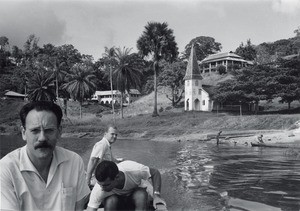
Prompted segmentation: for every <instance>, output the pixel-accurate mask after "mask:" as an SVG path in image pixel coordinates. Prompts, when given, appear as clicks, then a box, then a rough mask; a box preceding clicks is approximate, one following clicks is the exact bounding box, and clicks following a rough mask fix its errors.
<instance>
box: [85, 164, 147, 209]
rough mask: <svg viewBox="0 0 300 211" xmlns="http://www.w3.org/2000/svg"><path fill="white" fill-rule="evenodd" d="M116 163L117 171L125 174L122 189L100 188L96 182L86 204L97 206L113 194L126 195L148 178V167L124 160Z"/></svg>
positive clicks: (92, 206)
mask: <svg viewBox="0 0 300 211" xmlns="http://www.w3.org/2000/svg"><path fill="white" fill-rule="evenodd" d="M117 165H118V168H119V171H122V172H123V173H124V175H125V184H124V187H123V188H122V189H117V188H114V189H113V190H112V191H110V192H105V191H103V190H102V188H101V186H100V185H99V184H98V183H96V185H95V186H94V188H93V190H92V193H91V196H90V201H89V203H88V206H89V207H91V208H98V207H99V206H100V204H101V203H102V201H103V200H104V199H105V198H106V197H108V196H111V195H113V194H117V195H127V194H130V193H132V192H133V191H134V190H135V189H136V188H137V187H141V183H142V181H143V180H148V179H149V178H150V177H151V174H150V169H149V167H148V166H145V165H143V164H140V163H137V162H134V161H130V160H126V161H123V162H121V163H119V164H117Z"/></svg>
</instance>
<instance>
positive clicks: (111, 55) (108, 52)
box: [103, 47, 116, 124]
mask: <svg viewBox="0 0 300 211" xmlns="http://www.w3.org/2000/svg"><path fill="white" fill-rule="evenodd" d="M103 57H104V58H107V59H108V63H109V80H110V90H111V107H112V112H113V121H114V124H116V118H115V107H114V93H113V80H112V72H113V70H112V66H113V63H114V59H115V47H111V48H108V47H105V53H104V54H103Z"/></svg>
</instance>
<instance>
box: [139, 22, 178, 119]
mask: <svg viewBox="0 0 300 211" xmlns="http://www.w3.org/2000/svg"><path fill="white" fill-rule="evenodd" d="M137 48H138V50H139V52H140V53H141V54H142V55H143V56H149V55H150V56H152V61H153V71H154V110H153V114H152V116H153V117H155V116H158V113H157V72H158V68H159V62H160V61H161V60H162V59H165V60H166V61H173V60H174V59H175V58H176V57H177V55H178V48H177V43H176V42H175V37H174V35H173V30H172V29H169V28H168V24H167V23H165V22H164V23H159V22H148V24H147V25H146V26H145V30H144V31H143V33H142V35H141V36H140V37H139V39H138V41H137Z"/></svg>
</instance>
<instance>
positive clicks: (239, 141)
mask: <svg viewBox="0 0 300 211" xmlns="http://www.w3.org/2000/svg"><path fill="white" fill-rule="evenodd" d="M217 133H218V131H216V132H214V133H191V134H181V135H176V136H171V135H170V136H162V135H157V136H155V137H144V136H145V133H142V134H139V133H133V134H127V135H126V136H122V135H121V136H119V137H118V139H132V140H148V141H167V142H169V141H170V142H174V141H177V142H181V141H182V142H184V141H216V134H217ZM259 135H263V141H264V142H265V143H266V144H274V143H281V144H284V143H288V144H292V143H295V144H300V130H299V129H295V130H288V131H287V130H249V131H226V132H223V133H222V134H221V136H220V142H221V143H227V144H234V145H250V143H251V142H252V143H257V142H258V139H257V137H258V136H259ZM62 137H76V138H101V137H102V135H101V134H99V133H64V134H63V135H62Z"/></svg>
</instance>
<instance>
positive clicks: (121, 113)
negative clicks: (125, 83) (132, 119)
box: [121, 92, 124, 119]
mask: <svg viewBox="0 0 300 211" xmlns="http://www.w3.org/2000/svg"><path fill="white" fill-rule="evenodd" d="M121 118H122V119H123V118H124V117H123V92H121Z"/></svg>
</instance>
